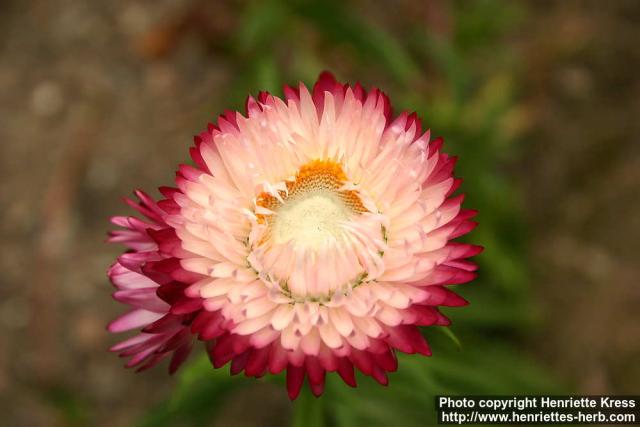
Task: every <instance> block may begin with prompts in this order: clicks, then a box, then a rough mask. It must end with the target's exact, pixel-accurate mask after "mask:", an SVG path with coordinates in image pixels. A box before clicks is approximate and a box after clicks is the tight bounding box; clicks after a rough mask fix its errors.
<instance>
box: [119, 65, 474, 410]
mask: <svg viewBox="0 0 640 427" xmlns="http://www.w3.org/2000/svg"><path fill="white" fill-rule="evenodd" d="M284 93H285V99H284V100H283V99H280V98H277V97H274V96H272V95H270V94H268V93H264V92H263V93H260V95H259V96H258V99H257V100H256V99H254V98H252V97H249V99H248V100H247V113H246V116H243V115H241V114H240V113H237V112H231V111H227V112H226V113H225V114H224V115H223V116H221V117H220V118H219V120H218V124H217V126H216V125H209V128H208V130H207V131H205V132H202V133H201V134H200V135H199V136H197V137H196V138H195V143H196V145H195V147H193V148H191V156H192V158H193V160H194V162H195V164H196V166H195V167H192V166H187V165H182V166H180V169H179V171H178V173H177V178H176V183H177V187H178V188H175V189H174V188H166V187H163V188H161V189H160V190H161V192H162V194H163V195H164V197H165V199H163V200H161V201H159V202H157V203H156V202H155V201H153V200H152V199H151V198H150V197H149V196H147V195H146V194H144V193H142V192H137V196H138V198H139V199H140V202H139V203H135V202H132V201H128V202H129V204H130V205H131V206H133V207H134V208H135V209H137V210H138V211H139V212H140V213H141V214H142V215H144V216H145V217H146V219H145V220H140V219H137V218H135V217H116V218H114V219H113V222H114V223H115V224H116V225H118V226H121V227H123V228H124V230H120V231H114V232H112V233H111V237H110V239H109V240H110V241H112V242H122V243H124V244H126V245H127V246H128V247H129V248H130V249H131V250H130V251H129V252H127V253H125V254H124V255H122V256H121V257H120V258H118V261H117V262H116V263H115V264H114V265H113V266H112V267H111V269H110V271H109V277H110V278H111V281H112V282H113V283H114V285H115V286H116V287H117V288H118V291H116V292H115V294H114V297H115V298H116V299H117V300H118V301H120V302H123V303H125V304H128V305H130V306H132V308H133V310H132V311H130V312H128V313H127V314H125V315H124V316H122V317H120V318H119V319H117V320H115V321H114V322H112V323H111V324H110V326H109V330H110V331H113V332H119V331H123V330H129V329H139V330H140V329H141V332H140V334H139V335H136V336H134V337H133V338H131V339H129V340H127V341H125V342H123V343H120V344H118V345H116V346H115V347H113V350H114V351H119V352H121V355H122V356H131V359H130V361H129V363H128V366H140V367H141V369H144V368H147V367H150V366H153V365H154V364H156V363H157V362H158V361H160V360H161V359H162V358H164V357H165V356H168V355H171V356H172V360H171V364H170V369H171V371H174V370H175V369H176V368H177V367H178V366H179V365H180V363H182V362H183V361H184V359H185V358H186V357H187V355H188V354H189V351H190V350H191V346H192V342H193V340H194V337H197V338H198V339H199V340H202V341H205V342H206V343H207V350H208V353H209V356H210V359H211V361H212V363H213V365H214V366H215V367H216V368H219V367H221V366H223V365H225V364H227V363H229V362H231V373H233V374H237V373H239V372H241V371H244V372H245V374H246V375H247V376H253V377H261V376H263V375H265V374H267V373H271V374H277V373H279V372H282V371H284V370H286V373H287V388H288V391H289V396H290V398H291V399H295V398H296V396H297V395H298V393H299V391H300V388H301V386H302V383H303V380H304V377H305V376H306V377H307V378H308V380H309V384H310V386H311V390H312V391H313V393H314V394H315V395H316V396H319V395H320V394H321V393H322V391H323V388H324V380H325V373H326V372H334V371H335V372H337V373H338V374H339V375H340V376H341V377H342V379H343V380H344V381H345V382H346V383H347V384H349V385H351V386H355V376H354V366H355V367H356V368H358V369H359V370H360V371H362V372H363V373H364V374H365V375H370V376H372V377H373V378H374V379H376V380H377V381H378V382H379V383H381V384H383V385H386V384H387V375H386V373H387V372H392V371H395V370H396V368H397V361H396V356H395V351H396V350H399V351H402V352H404V353H420V354H423V355H427V356H428V355H430V354H431V351H430V350H429V347H428V345H427V343H426V341H425V339H424V338H423V337H422V335H421V333H420V330H419V329H418V327H419V326H430V325H448V324H449V320H448V319H447V318H446V317H445V316H444V315H442V314H441V313H440V312H439V311H438V309H437V307H438V306H460V305H465V304H467V302H466V301H465V300H464V299H463V298H461V297H460V296H458V295H456V294H455V293H453V292H452V291H450V290H448V289H447V287H446V285H452V284H459V283H464V282H468V281H470V280H472V279H473V278H474V277H475V273H474V271H475V270H476V266H475V264H473V263H471V262H469V261H468V260H466V259H467V258H469V257H471V256H474V255H476V254H478V253H479V252H480V251H481V248H480V247H479V246H474V245H470V244H463V243H457V242H453V241H452V239H455V238H456V237H459V236H461V235H463V234H465V233H468V232H469V231H471V230H472V229H473V228H474V227H475V225H476V223H475V222H473V221H471V218H472V217H473V216H474V215H475V213H476V212H475V211H471V210H464V209H461V203H462V199H463V197H462V195H459V196H452V193H453V192H454V191H455V190H456V189H457V188H458V186H459V184H460V180H458V179H455V178H453V167H454V163H455V158H451V157H449V156H447V155H446V154H444V153H442V152H441V151H440V148H441V145H442V139H440V138H438V139H435V140H432V141H430V139H429V132H428V131H427V132H426V133H422V130H421V125H420V121H419V119H418V118H417V117H416V115H415V114H408V113H402V114H400V115H398V116H397V117H395V118H393V117H392V114H391V106H390V103H389V100H388V98H387V96H386V95H385V94H383V93H382V92H380V91H379V90H377V89H373V90H371V91H369V92H365V91H364V89H363V88H362V87H361V86H360V85H359V84H356V85H355V86H353V87H351V86H348V85H343V84H340V83H338V82H336V80H335V79H334V77H333V76H332V75H331V74H329V73H322V74H321V75H320V78H319V80H318V82H317V83H316V84H315V86H314V87H313V90H312V91H311V92H309V90H308V89H307V88H306V87H305V86H303V85H300V86H299V88H295V89H294V88H290V87H285V89H284Z"/></svg>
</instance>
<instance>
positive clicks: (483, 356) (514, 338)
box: [141, 0, 563, 426]
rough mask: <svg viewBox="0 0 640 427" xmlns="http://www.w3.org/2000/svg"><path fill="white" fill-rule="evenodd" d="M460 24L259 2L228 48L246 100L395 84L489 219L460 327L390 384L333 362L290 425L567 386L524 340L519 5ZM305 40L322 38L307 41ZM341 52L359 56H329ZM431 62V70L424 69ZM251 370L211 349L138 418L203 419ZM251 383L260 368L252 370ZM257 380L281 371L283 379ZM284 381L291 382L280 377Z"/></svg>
mask: <svg viewBox="0 0 640 427" xmlns="http://www.w3.org/2000/svg"><path fill="white" fill-rule="evenodd" d="M452 14H453V22H454V23H455V25H454V32H453V34H450V35H447V36H442V35H434V34H433V33H431V32H430V31H429V29H427V28H423V27H421V26H418V25H415V26H413V27H410V28H405V29H403V30H402V31H403V34H398V33H397V32H396V33H394V32H391V31H389V30H385V29H383V28H381V27H379V26H376V25H374V24H372V23H371V22H370V21H369V20H367V19H366V18H365V17H363V15H362V14H361V13H357V12H355V11H354V10H351V9H350V8H349V6H348V5H345V4H344V3H343V2H338V1H336V0H331V1H326V2H310V1H309V2H307V1H302V0H285V1H276V0H268V1H264V2H257V1H256V2H253V3H252V4H251V5H250V6H249V7H247V8H246V10H245V11H244V13H243V20H242V26H241V30H240V31H239V32H238V33H237V34H236V35H235V39H234V41H233V43H234V45H235V47H236V49H234V52H235V53H234V54H233V56H232V57H231V58H230V60H231V61H234V62H235V64H236V68H237V70H238V71H239V72H238V74H237V77H236V79H235V82H234V85H233V87H232V88H231V89H230V91H229V94H228V97H229V99H235V100H236V101H238V105H240V101H239V100H240V99H243V98H244V96H246V94H247V93H255V92H256V91H257V90H258V89H260V90H262V89H269V90H276V91H277V88H276V86H278V85H279V84H280V83H283V82H286V83H294V84H295V82H297V81H298V79H302V80H304V81H306V82H307V83H310V82H312V81H313V79H315V77H316V76H317V74H318V73H319V72H320V71H322V70H323V69H325V68H326V69H330V70H332V71H334V72H336V73H337V74H338V77H344V76H341V75H340V74H341V72H343V73H345V74H354V75H357V76H360V78H361V79H362V80H363V81H364V82H365V83H371V82H368V81H367V79H369V78H370V77H371V76H381V79H382V80H383V82H375V83H377V84H379V85H380V86H385V88H386V87H387V86H386V85H383V84H382V83H385V82H389V86H388V88H387V89H388V93H389V94H390V96H391V98H392V100H393V103H394V106H395V107H396V111H398V110H402V109H408V110H415V111H417V112H418V113H419V115H420V116H421V117H422V118H423V119H424V122H425V124H426V125H428V126H429V127H430V128H432V129H433V131H434V136H435V135H436V134H437V135H443V136H444V137H445V140H446V144H445V148H446V150H447V151H448V152H450V153H452V154H455V155H459V156H460V161H459V163H458V167H457V173H458V175H459V176H461V177H463V178H465V182H464V184H463V190H464V191H465V193H467V194H468V198H467V200H466V202H465V203H466V206H469V207H472V208H475V209H478V210H479V211H480V215H479V217H478V220H479V222H480V224H481V225H480V227H479V228H478V229H477V230H476V231H474V232H473V233H472V234H471V236H470V237H469V240H470V241H472V242H474V243H479V244H482V245H483V246H485V248H486V250H485V253H484V254H482V255H480V256H479V257H478V258H477V261H478V262H479V264H480V266H481V270H480V278H479V280H477V281H475V282H474V283H472V284H469V285H462V286H460V287H458V288H457V289H456V290H457V291H459V292H460V293H462V294H463V295H464V296H465V298H467V299H468V300H470V301H471V305H470V306H468V307H465V308H464V309H462V310H459V311H456V310H447V311H446V314H447V315H448V316H450V317H452V318H453V320H454V323H455V327H456V331H457V334H453V332H452V330H450V329H448V328H427V329H426V330H425V331H424V333H425V334H426V335H427V337H428V339H429V342H430V344H431V346H432V349H433V353H434V356H433V357H431V358H429V359H426V358H423V357H419V356H407V355H399V362H400V363H399V365H400V369H399V370H398V372H396V373H394V374H392V375H390V386H389V387H388V388H384V387H381V386H380V385H378V384H377V383H374V382H373V380H371V379H370V378H367V377H363V376H360V377H358V383H359V386H358V388H356V389H350V388H349V387H347V386H346V385H345V384H344V383H342V381H341V380H340V379H339V378H338V377H337V375H335V374H329V375H328V376H327V386H326V391H325V394H324V395H323V396H322V397H321V398H319V399H316V398H314V397H313V396H312V395H311V393H310V390H308V389H303V391H302V393H301V396H300V397H299V399H298V400H297V401H296V402H295V403H294V404H293V413H292V425H294V426H324V425H337V426H353V425H369V426H378V425H379V426H383V425H384V426H388V425H403V426H414V425H415V426H424V425H429V424H435V413H434V410H433V407H434V403H435V397H434V396H435V395H438V394H501V393H504V394H508V393H511V394H513V393H518V394H526V393H559V392H562V391H563V389H562V387H561V386H559V385H558V384H555V383H554V382H553V381H551V380H550V377H549V376H548V375H547V374H545V372H544V371H543V370H542V369H541V368H540V367H538V366H536V365H535V363H534V362H533V361H532V360H531V359H530V357H529V356H528V355H527V354H526V353H525V352H523V351H520V350H517V349H516V348H517V347H516V345H517V343H518V342H519V341H518V340H519V339H521V338H522V337H523V336H525V335H526V333H527V332H528V329H529V328H530V326H531V325H532V324H533V312H532V306H531V304H530V301H529V294H528V280H527V276H528V270H527V265H526V262H525V258H526V253H525V243H526V241H525V237H526V236H525V233H524V228H523V226H522V223H521V220H520V218H521V212H520V208H519V206H520V203H519V198H520V193H519V191H518V188H517V185H515V183H514V182H513V181H512V179H511V178H510V177H509V175H508V174H507V173H506V171H505V170H506V166H507V165H508V162H509V161H511V160H512V159H513V158H514V157H515V156H516V155H517V154H518V149H519V144H518V142H519V141H518V134H517V129H518V128H519V127H521V125H522V124H521V123H520V121H521V114H519V110H518V105H517V95H518V94H517V91H516V87H517V75H518V74H517V71H518V69H517V66H518V58H517V56H515V54H514V52H513V51H512V50H511V49H510V48H509V47H508V45H507V44H505V43H504V42H503V39H504V36H505V31H506V30H507V29H509V28H510V27H511V26H513V25H515V24H517V22H518V20H519V19H520V18H521V17H522V11H521V10H520V9H519V7H518V3H516V2H503V1H493V0H478V1H464V2H460V3H457V2H456V3H454V7H453V9H452ZM310 40H313V41H314V42H313V43H311V42H310ZM343 50H346V51H347V52H348V53H349V55H351V57H350V58H349V61H350V62H346V63H343V62H342V61H341V60H336V59H335V58H336V57H338V58H342V57H341V56H340V55H337V56H335V57H334V56H332V53H334V52H335V51H337V52H338V53H339V52H342V51H343ZM423 70H429V72H427V71H423ZM251 381H252V380H247V379H246V378H243V377H242V378H236V377H230V376H229V374H228V373H227V370H226V369H224V370H213V369H212V368H211V367H210V366H209V362H208V361H207V360H206V359H205V358H202V359H198V360H197V361H196V362H195V363H192V364H191V365H189V366H187V367H186V369H184V371H183V373H182V376H181V382H180V385H179V387H178V388H177V390H176V392H175V395H174V396H173V398H172V399H171V402H170V403H169V404H168V405H163V406H161V407H160V408H157V410H155V411H153V412H151V413H150V414H149V416H148V417H147V418H145V419H144V420H143V422H142V424H141V425H143V426H166V425H174V424H175V423H176V422H177V421H178V420H179V421H180V425H188V426H192V425H193V426H195V425H201V424H202V423H203V422H204V421H205V420H207V419H211V418H212V417H215V414H216V409H217V408H218V407H219V406H220V405H222V404H224V402H225V400H226V399H227V396H228V395H229V394H230V392H231V391H232V390H234V389H235V388H237V387H243V386H246V385H247V384H250V383H251ZM253 381H255V380H253ZM259 381H276V382H283V379H282V377H280V376H279V377H275V378H265V379H262V380H259ZM281 389H282V393H283V394H284V393H285V387H284V385H282V386H281Z"/></svg>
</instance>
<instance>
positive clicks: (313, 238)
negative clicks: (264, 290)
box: [247, 160, 385, 303]
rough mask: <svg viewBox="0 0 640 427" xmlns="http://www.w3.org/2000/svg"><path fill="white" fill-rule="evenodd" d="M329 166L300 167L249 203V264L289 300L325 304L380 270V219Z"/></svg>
mask: <svg viewBox="0 0 640 427" xmlns="http://www.w3.org/2000/svg"><path fill="white" fill-rule="evenodd" d="M352 188H353V187H351V186H350V185H347V177H346V175H345V173H344V171H343V170H342V167H341V166H340V165H339V164H338V163H336V162H333V161H331V160H314V161H312V162H309V163H307V164H305V165H303V166H302V167H301V168H300V169H299V170H298V173H297V174H296V176H295V177H293V178H292V179H289V180H286V181H284V182H281V183H277V184H275V185H273V184H272V186H271V187H270V190H269V191H268V192H263V193H261V194H260V195H259V196H258V197H257V199H256V206H257V209H256V216H257V224H256V228H255V229H254V231H255V232H256V234H255V236H253V238H252V241H253V242H254V243H253V244H252V248H251V253H250V255H249V256H248V258H247V261H248V262H249V265H251V267H252V268H253V269H254V270H255V271H257V272H258V273H259V274H260V277H261V278H262V280H263V282H264V283H265V284H266V285H267V286H268V287H269V288H270V289H271V290H273V292H274V294H275V295H281V296H284V297H286V298H287V299H289V300H290V301H291V302H303V301H316V302H322V303H326V302H328V301H330V300H333V298H340V297H341V296H343V295H346V294H347V293H348V292H350V290H351V289H352V288H353V287H354V286H357V285H359V284H360V283H362V281H363V279H364V278H365V277H371V278H375V277H377V276H378V275H379V274H380V272H381V271H382V269H383V262H382V258H381V257H382V255H381V254H382V248H383V246H384V245H385V243H384V242H383V236H382V235H381V230H382V226H381V223H380V218H379V215H376V214H372V213H371V212H369V210H368V209H367V208H365V206H364V204H363V201H362V199H361V196H360V193H358V192H357V191H355V190H353V189H352Z"/></svg>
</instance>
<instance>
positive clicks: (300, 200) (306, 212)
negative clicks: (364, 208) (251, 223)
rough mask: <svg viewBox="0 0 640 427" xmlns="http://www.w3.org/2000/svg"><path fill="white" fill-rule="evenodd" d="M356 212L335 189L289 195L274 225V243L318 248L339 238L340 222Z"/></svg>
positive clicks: (340, 232) (340, 231) (279, 210)
mask: <svg viewBox="0 0 640 427" xmlns="http://www.w3.org/2000/svg"><path fill="white" fill-rule="evenodd" d="M352 214H353V211H352V210H351V209H349V208H348V207H347V205H346V204H345V203H344V201H343V200H342V199H341V197H340V196H339V195H338V194H336V193H335V192H334V191H331V190H313V191H310V192H307V193H305V194H301V195H298V196H295V197H291V198H289V199H288V200H287V201H286V202H285V203H284V204H283V205H282V206H281V207H280V208H279V209H278V210H277V212H276V217H275V218H274V219H273V224H272V237H273V240H274V243H276V244H280V243H286V242H288V241H293V242H295V243H296V244H297V245H301V246H305V247H308V248H313V249H318V248H320V247H321V246H323V245H324V244H326V243H329V242H332V241H336V240H339V239H340V237H341V235H342V228H341V227H340V223H341V222H342V221H344V220H346V219H348V218H349V217H350V216H351V215H352Z"/></svg>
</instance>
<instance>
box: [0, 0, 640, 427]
mask: <svg viewBox="0 0 640 427" xmlns="http://www.w3.org/2000/svg"><path fill="white" fill-rule="evenodd" d="M639 40H640V2H638V1H636V0H611V1H600V0H582V1H578V0H566V1H565V0H556V1H547V0H530V1H518V0H514V1H510V0H504V1H498V0H466V1H444V0H430V1H427V0H422V1H421V0H392V1H385V0H352V1H346V2H345V1H339V0H329V1H323V2H307V1H302V0H283V1H276V0H266V1H241V0H218V1H205V0H182V1H168V0H163V1H152V0H148V1H143V0H139V1H124V0H113V1H79V0H78V1H73V0H42V1H37V0H33V1H19V0H3V1H1V2H0V167H1V170H2V184H1V185H0V206H1V209H0V215H1V218H2V221H1V222H0V230H1V236H2V238H1V241H0V270H1V271H2V273H1V274H0V413H1V414H2V421H0V424H2V425H7V426H12V427H13V426H28V427H32V426H36V427H37V426H85V425H91V426H196V425H203V426H247V427H248V426H271V425H273V426H280V425H295V426H322V425H338V426H351V425H390V424H395V425H407V426H411V425H421V426H424V425H431V424H434V423H435V415H434V413H433V410H432V406H433V404H434V398H433V396H434V395H435V394H472V393H476V394H502V393H516V394H527V393H539V394H541V393H557V394H559V393H585V394H605V393H621V394H622V393H626V394H637V393H638V391H639V386H640V363H638V360H640V324H639V320H640V310H638V307H639V306H640V286H639V285H638V279H639V278H640V263H638V260H639V259H640V258H639V255H640V197H638V196H640V120H639V119H640V79H639V74H638V69H639V68H640V49H638V41H639ZM323 69H328V70H331V71H333V72H334V73H335V74H336V76H337V77H338V78H339V79H342V80H346V81H349V82H352V83H354V82H355V81H360V82H362V83H363V84H364V85H365V86H372V85H375V86H378V87H380V88H382V89H383V90H384V91H386V92H387V93H388V94H389V96H390V97H391V99H392V102H393V104H394V107H395V109H396V111H401V110H404V109H407V110H414V111H417V112H418V113H419V115H420V117H422V119H423V122H424V124H425V126H426V127H430V128H431V129H432V135H441V136H444V137H445V141H446V143H445V149H446V151H448V152H449V153H452V154H454V155H459V156H460V160H459V163H458V165H459V166H458V169H457V175H458V176H460V177H463V178H464V179H465V182H464V183H463V186H462V190H463V191H464V192H465V193H467V199H466V202H465V206H466V207H469V208H477V209H479V210H480V215H479V221H480V223H481V226H480V227H479V228H478V229H477V230H476V231H474V232H473V233H472V234H471V236H470V237H469V240H470V241H473V242H474V243H479V244H482V245H484V246H485V247H486V250H485V253H484V254H482V255H481V256H479V257H478V258H477V260H478V262H479V263H480V265H481V274H480V279H479V280H477V281H475V282H473V283H470V284H466V285H461V286H459V287H458V288H457V290H458V291H459V292H460V293H462V295H464V296H465V297H466V298H467V299H469V300H470V301H471V305H470V306H468V307H466V308H463V309H458V310H455V309H452V310H448V311H447V314H448V315H449V316H450V317H451V318H452V319H453V327H452V328H451V329H450V330H449V329H442V328H429V329H427V330H425V334H426V335H427V336H428V338H429V339H430V342H431V343H432V348H433V353H434V356H433V357H431V358H429V359H426V358H422V357H418V356H416V357H414V356H409V357H401V361H400V369H399V371H398V372H397V373H395V374H392V375H391V377H390V379H391V385H390V386H389V387H388V388H383V387H380V386H378V385H377V384H375V385H373V384H372V383H371V382H370V381H367V379H366V378H361V379H359V383H360V387H359V388H358V389H355V390H353V389H349V388H348V387H346V386H345V385H343V384H341V382H340V381H339V380H336V378H333V375H332V376H330V377H331V378H330V380H329V381H328V384H327V391H326V392H325V395H324V396H323V397H322V398H321V399H314V398H311V397H309V396H310V393H309V392H308V390H306V391H305V390H303V393H302V396H301V397H300V398H299V400H298V401H296V402H295V404H291V403H290V402H289V401H288V398H287V397H286V392H285V388H284V386H283V385H282V384H281V383H279V382H280V381H281V379H278V378H276V379H265V380H248V379H245V378H235V377H233V378H230V377H229V375H228V373H227V370H226V369H223V370H220V371H214V370H213V369H211V368H210V367H209V364H208V361H206V360H203V359H198V358H193V357H192V359H191V361H190V364H188V365H187V366H186V367H185V368H183V370H182V373H181V374H178V375H176V376H174V377H169V376H168V375H167V374H166V366H160V367H157V368H156V369H154V370H153V371H151V372H145V373H143V374H134V373H133V372H131V371H127V370H125V369H123V368H122V364H123V362H122V361H121V360H119V359H118V358H117V357H116V356H115V355H113V354H110V353H107V351H106V349H107V348H108V347H109V346H110V345H112V344H114V343H115V342H117V341H119V340H120V339H121V337H114V336H110V335H109V334H107V333H106V331H105V329H104V328H105V324H106V323H107V322H108V321H109V320H111V319H112V318H113V317H115V316H116V315H117V314H118V313H120V312H121V311H122V309H123V307H121V306H119V305H118V304H116V303H115V302H114V301H112V299H111V298H110V293H111V287H110V285H109V283H108V281H107V278H106V275H105V271H106V269H107V267H108V266H109V264H110V263H111V262H112V260H113V259H114V258H115V256H116V255H117V254H119V253H120V252H121V251H122V248H119V247H116V246H111V245H106V244H104V239H105V232H106V231H107V230H108V229H109V228H110V225H109V224H108V218H109V216H111V215H114V214H119V213H124V212H127V213H131V210H129V209H128V208H127V207H125V206H124V205H123V204H122V203H121V200H120V198H121V196H123V195H128V194H130V192H131V190H133V189H134V188H142V189H144V190H147V191H149V192H153V194H157V193H155V192H154V191H155V188H156V187H158V186H159V185H166V184H169V185H170V184H171V183H172V180H173V176H174V175H173V174H174V171H175V169H176V166H177V164H178V163H179V162H185V161H188V147H189V146H190V145H191V143H192V139H191V137H192V135H195V134H196V133H197V132H199V131H200V130H201V129H204V128H205V126H206V124H207V122H209V121H213V120H214V119H215V117H216V116H217V115H218V114H219V113H221V112H222V111H223V110H224V109H226V108H240V107H241V106H242V105H243V103H244V99H245V97H246V96H247V95H248V94H249V93H252V94H256V93H257V92H258V91H259V90H265V89H266V90H271V91H274V92H276V93H278V94H280V88H281V85H282V84H284V83H290V84H296V83H297V82H298V81H303V82H306V83H308V84H310V83H313V81H314V79H315V78H316V77H317V75H318V73H319V72H320V71H321V70H323ZM200 353H203V352H200Z"/></svg>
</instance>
